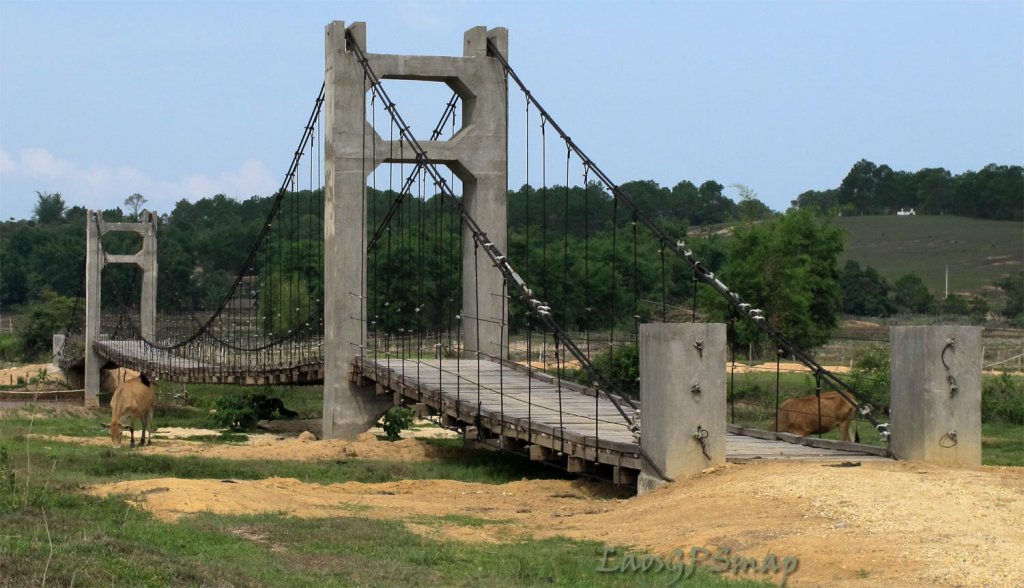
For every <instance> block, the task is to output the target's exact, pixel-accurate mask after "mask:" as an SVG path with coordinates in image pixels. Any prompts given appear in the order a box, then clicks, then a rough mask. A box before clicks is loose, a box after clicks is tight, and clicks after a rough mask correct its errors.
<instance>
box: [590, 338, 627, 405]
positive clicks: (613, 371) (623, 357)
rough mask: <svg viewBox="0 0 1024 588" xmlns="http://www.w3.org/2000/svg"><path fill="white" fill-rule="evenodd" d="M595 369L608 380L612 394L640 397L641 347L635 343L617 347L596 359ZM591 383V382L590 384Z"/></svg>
mask: <svg viewBox="0 0 1024 588" xmlns="http://www.w3.org/2000/svg"><path fill="white" fill-rule="evenodd" d="M593 361H594V369H596V370H597V372H598V373H599V374H601V375H602V376H604V377H605V378H607V379H608V381H609V382H610V383H611V385H612V389H611V392H612V393H614V394H621V395H623V396H628V397H630V398H639V397H640V347H639V346H638V345H636V344H633V343H625V344H621V345H618V346H616V347H615V348H613V349H611V350H609V351H608V352H606V353H602V354H601V355H599V356H597V357H596V358H594V360H593ZM588 383H589V382H588Z"/></svg>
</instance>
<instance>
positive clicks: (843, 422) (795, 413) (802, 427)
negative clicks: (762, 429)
mask: <svg viewBox="0 0 1024 588" xmlns="http://www.w3.org/2000/svg"><path fill="white" fill-rule="evenodd" d="M854 412H855V411H854V406H853V405H852V404H850V402H849V401H847V400H846V399H845V398H843V397H842V396H841V395H840V394H839V393H838V392H822V393H821V419H820V420H819V418H818V396H817V395H811V396H802V397H800V398H790V399H789V400H786V401H785V402H783V403H782V404H781V405H779V422H778V424H777V425H778V428H776V423H775V422H774V421H773V422H772V428H771V430H772V431H778V432H782V433H793V434H794V435H800V436H801V437H804V436H806V435H813V434H815V433H828V432H829V431H831V430H832V429H834V428H835V427H836V425H839V439H840V440H841V441H851V442H855V441H859V439H857V437H858V435H857V433H856V432H853V434H851V431H850V422H851V421H853V415H854ZM819 423H820V424H819Z"/></svg>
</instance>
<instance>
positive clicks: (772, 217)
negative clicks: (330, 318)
mask: <svg viewBox="0 0 1024 588" xmlns="http://www.w3.org/2000/svg"><path fill="white" fill-rule="evenodd" d="M862 163H865V162H860V163H858V164H857V165H855V166H854V169H855V170H858V169H861V168H863V169H867V167H865V166H863V165H861V164H862ZM871 165H873V164H871ZM989 167H992V166H989ZM985 169H986V170H989V168H985ZM1017 169H1018V170H1019V168H1017ZM876 171H877V168H876ZM983 171H984V170H983ZM989 171H990V172H991V173H996V171H997V170H989ZM858 173H859V172H858ZM981 173H982V172H979V174H981ZM984 173H986V174H987V173H989V172H984ZM851 175H855V174H854V172H853V171H851ZM886 175H887V173H883V174H881V176H880V177H885V176H886ZM976 175H977V174H976ZM982 175H983V174H982ZM1011 175H1012V174H1011ZM1018 175H1019V174H1018ZM986 177H987V176H986ZM976 180H977V178H976ZM985 182H989V180H985V181H984V182H982V181H981V180H977V181H976V182H975V183H985ZM846 183H847V182H846V181H844V185H845V184H846ZM990 183H991V182H990ZM621 188H622V190H623V191H624V192H625V193H626V194H627V195H628V196H629V197H630V198H631V199H632V200H634V201H635V202H636V203H637V205H638V207H639V208H640V209H641V210H643V211H645V212H646V213H647V214H649V215H650V217H651V218H652V219H653V220H654V222H655V223H656V224H658V225H659V226H661V227H662V228H663V229H664V230H665V232H666V233H667V234H669V235H672V236H674V237H675V236H678V237H679V238H683V237H684V236H685V235H687V233H688V231H689V232H690V233H693V231H691V230H690V229H691V227H702V228H704V227H710V226H711V225H721V224H729V225H731V228H730V229H729V231H731V234H719V233H716V232H714V231H710V230H701V231H698V232H697V233H698V234H699V235H700V237H699V238H695V237H693V236H690V237H686V242H687V246H688V247H690V248H692V249H693V251H694V253H695V255H696V257H697V258H699V259H701V260H702V261H703V263H704V264H705V265H706V266H707V267H708V268H709V269H710V270H711V271H713V272H715V273H716V275H717V276H718V277H719V278H721V279H722V280H723V281H724V282H725V283H726V284H727V285H729V286H730V287H731V288H732V289H733V290H735V291H736V292H738V293H740V295H741V296H742V297H743V298H744V299H746V300H748V301H750V302H752V303H755V305H757V306H759V307H761V308H762V309H763V310H764V311H765V316H767V317H768V318H769V320H771V321H773V324H774V326H776V327H777V328H780V329H782V330H783V331H784V332H786V333H787V336H788V337H790V339H791V340H793V341H794V342H795V343H797V344H798V345H800V346H802V347H813V346H815V345H819V344H821V343H824V342H825V341H827V340H828V338H829V335H830V332H831V330H832V328H833V327H834V326H835V325H836V324H837V321H838V317H839V316H840V315H841V314H844V313H845V314H852V315H861V316H888V315H890V314H893V313H897V312H914V313H935V312H947V313H951V314H960V315H972V316H976V317H983V316H984V315H985V313H986V312H988V311H989V310H990V309H988V308H987V307H986V306H985V304H984V301H983V300H980V299H960V298H958V297H956V296H951V297H950V298H949V299H947V300H945V301H944V302H943V303H941V304H940V303H939V302H938V301H936V300H935V299H934V297H932V296H931V294H930V293H929V292H928V290H927V288H926V287H925V286H924V284H923V282H922V281H921V280H920V278H917V276H914V275H913V274H908V275H907V276H903V277H901V278H900V279H899V280H897V281H896V282H895V283H894V284H889V283H888V282H887V281H886V280H885V279H884V278H882V277H881V276H880V275H879V274H878V272H876V271H875V270H874V269H873V268H871V267H865V268H861V267H860V265H859V264H857V263H856V262H849V263H847V264H846V265H845V266H843V267H839V264H838V259H839V255H840V253H841V252H842V249H843V234H842V232H841V231H840V230H839V229H837V228H836V227H834V226H832V225H831V224H830V221H829V215H820V214H818V213H819V212H821V211H822V209H821V208H819V207H816V206H815V205H813V204H809V202H810V201H806V200H805V201H804V202H803V204H801V205H800V206H794V208H792V209H790V210H789V211H787V212H786V213H784V214H780V213H776V212H773V211H771V210H770V209H769V208H768V207H767V206H766V205H764V203H762V202H761V201H760V200H758V199H757V197H756V194H754V193H753V192H752V191H751V190H749V189H747V188H745V187H743V186H738V189H739V192H740V195H741V198H740V201H739V202H735V201H733V200H732V199H730V198H729V197H727V196H725V195H724V193H723V192H724V189H725V188H724V186H722V185H721V184H719V183H717V182H714V181H708V182H704V183H702V184H701V185H700V186H697V185H695V184H693V183H691V182H688V181H682V182H679V183H677V184H676V185H675V186H673V187H671V188H668V187H662V186H660V185H658V184H657V183H656V182H653V181H635V182H628V183H626V184H623V185H622V186H621ZM876 188H877V186H876ZM876 191H877V190H876ZM954 192H955V191H954ZM856 193H857V194H861V192H859V191H857V192H856ZM367 195H368V199H367V205H366V206H367V209H366V214H367V216H368V218H369V219H370V222H369V223H368V224H369V227H368V232H367V242H369V241H370V240H371V239H373V238H377V239H378V240H377V243H376V247H375V248H374V251H373V252H372V254H371V255H370V256H369V264H368V268H367V279H368V297H367V312H368V318H367V320H368V321H370V323H371V324H370V328H371V329H379V330H382V331H385V332H396V333H397V332H403V333H409V332H416V331H420V332H423V331H445V330H449V329H451V328H452V326H453V325H454V324H456V323H455V321H456V317H457V316H458V314H459V312H460V310H461V309H460V304H461V302H460V301H459V300H458V297H459V293H460V288H459V284H460V283H461V271H462V263H461V251H462V247H463V246H464V243H463V242H462V236H461V231H460V225H459V221H458V218H457V216H455V214H454V213H453V212H452V207H451V206H449V204H450V203H445V202H442V199H441V197H440V196H438V195H434V196H432V197H426V198H412V197H408V198H405V199H404V200H402V202H403V204H402V206H401V207H400V208H399V209H398V212H397V214H395V215H393V216H392V217H391V218H390V221H389V222H388V223H384V220H385V218H386V216H387V214H388V211H389V208H390V207H391V205H392V203H394V202H396V201H398V200H399V195H398V194H396V193H395V192H392V191H387V190H381V191H378V190H373V189H372V188H368V189H367ZM802 196H803V195H802ZM37 198H38V202H37V205H36V208H35V215H34V217H33V219H32V220H28V221H11V222H5V223H2V224H0V277H2V279H0V305H2V307H3V308H4V309H5V311H6V310H8V309H12V308H13V309H18V308H22V309H26V308H30V307H31V306H32V305H34V304H35V305H38V304H46V305H50V306H54V305H55V302H54V300H55V297H57V298H60V297H66V298H73V297H77V296H78V295H79V293H80V292H82V291H83V290H82V285H83V281H82V277H83V275H84V258H85V221H86V210H85V209H84V208H82V207H80V206H73V207H68V206H67V205H66V204H65V202H64V200H63V197H62V196H61V195H60V194H47V193H38V194H37ZM286 198H288V199H290V200H288V201H289V203H290V204H289V208H290V214H291V215H292V216H293V217H294V218H293V219H292V221H291V224H288V223H280V222H276V221H275V225H274V230H275V231H277V232H278V237H279V238H280V239H282V242H281V244H279V245H277V246H276V247H277V249H275V251H276V252H277V254H276V256H273V255H272V256H270V257H267V258H258V259H257V261H256V263H257V267H254V268H253V272H254V273H255V274H258V278H256V281H255V282H253V283H252V291H251V292H250V293H251V294H253V295H255V296H256V298H257V301H256V303H257V304H258V305H259V307H260V308H262V309H264V310H265V311H267V312H265V313H264V314H266V315H267V316H270V317H276V316H277V315H278V314H280V313H275V312H273V309H275V308H288V309H297V310H295V311H294V314H292V315H291V316H290V317H289V318H283V319H282V318H271V319H268V322H267V324H266V329H267V330H268V331H270V332H281V331H282V330H283V329H287V328H292V327H294V325H293V324H292V323H297V322H299V321H302V320H305V318H306V316H307V315H310V314H314V313H316V312H319V311H320V310H321V309H319V308H316V307H315V305H316V304H320V305H322V302H320V301H321V300H322V292H323V282H322V277H321V276H320V268H322V265H323V257H322V247H321V248H320V249H317V248H316V247H315V246H313V245H314V244H313V243H312V242H311V239H316V238H318V237H313V238H311V236H310V235H314V236H317V235H322V234H323V226H322V222H323V221H322V210H323V194H322V192H321V191H319V190H317V191H303V192H297V193H294V194H288V195H287V196H286ZM798 200H799V199H798ZM145 203H146V201H145V198H144V197H143V196H142V195H138V194H133V195H132V196H130V197H128V198H126V199H125V202H124V208H113V209H110V210H106V211H103V213H102V214H103V218H104V220H106V221H109V222H119V221H120V222H124V221H132V220H135V219H137V218H139V216H140V213H141V210H142V207H143V206H144V205H145ZM795 204H796V203H795ZM273 206H274V199H273V198H272V197H258V196H254V197H252V198H249V199H247V200H243V201H238V200H234V199H231V198H228V197H226V196H224V195H216V196H213V197H211V198H203V199H201V200H199V201H197V202H195V203H191V202H189V201H187V200H181V201H179V202H178V203H176V205H175V206H174V208H173V209H172V210H171V211H170V212H167V213H164V214H162V215H160V217H159V223H160V224H159V229H158V230H159V246H158V263H159V268H160V276H159V286H158V289H157V291H158V292H157V294H158V302H157V305H158V310H159V311H160V312H174V311H181V310H194V309H207V310H213V309H215V308H216V307H217V306H218V305H219V304H220V302H221V301H222V299H223V297H224V295H225V294H226V293H227V292H228V290H229V288H230V287H231V285H232V284H233V283H234V282H235V279H236V278H237V276H238V273H239V270H240V268H241V267H242V266H243V264H244V263H245V261H246V259H247V257H248V255H249V253H250V251H251V249H252V246H253V242H254V240H255V237H256V235H258V234H259V233H260V231H261V230H263V229H264V224H265V223H266V221H267V216H268V214H269V213H270V211H271V210H272V208H273ZM830 210H832V209H830ZM919 212H920V211H919ZM133 239H136V240H133ZM670 245H674V244H670ZM104 247H105V248H106V249H108V250H109V251H111V252H114V253H119V252H123V253H129V252H133V251H135V250H137V249H138V242H137V237H136V236H134V235H130V234H111V235H108V236H107V237H105V238H104ZM508 255H509V259H510V260H512V262H513V264H514V265H515V267H516V268H517V270H518V271H519V272H520V274H521V275H522V276H523V277H524V278H525V279H526V281H527V283H529V284H530V286H531V288H533V289H534V290H535V292H537V294H538V295H539V296H540V297H541V298H542V299H543V300H544V301H545V302H547V303H548V304H550V305H551V306H552V307H553V308H554V309H555V311H556V317H557V320H558V321H559V323H560V324H562V325H563V327H565V328H569V329H573V330H602V329H621V330H623V331H628V330H631V329H634V328H635V326H636V325H637V324H639V323H640V322H645V321H650V320H680V319H681V318H682V317H681V315H682V314H685V313H692V312H693V304H694V302H696V305H697V307H698V310H699V312H700V313H701V317H702V318H705V319H713V320H721V321H726V322H730V323H732V320H731V319H732V318H733V317H732V316H731V311H730V309H729V308H728V306H727V305H726V304H724V302H723V301H722V300H721V299H720V298H719V297H718V296H717V294H715V293H714V292H712V291H710V290H709V289H707V288H702V287H700V286H699V285H698V284H696V283H695V282H694V281H693V278H692V272H691V271H690V269H689V268H688V267H687V266H686V265H685V264H684V263H682V262H680V261H679V260H678V259H677V258H675V256H673V255H672V254H671V251H666V247H665V244H663V243H659V242H658V241H657V240H656V239H655V238H654V236H653V235H652V234H650V232H649V231H647V230H646V228H645V227H643V226H642V224H640V223H638V222H637V219H636V218H634V216H633V214H632V212H631V211H630V210H629V209H627V208H626V207H625V206H623V205H621V204H620V203H619V202H618V201H617V200H616V199H614V198H612V196H611V195H610V194H609V193H607V191H606V190H604V189H603V188H602V187H601V186H600V185H597V184H591V185H588V186H551V187H543V188H536V187H532V186H529V185H524V186H522V187H520V188H519V189H518V190H511V191H509V193H508ZM137 278H138V276H137V275H136V270H135V269H134V268H131V267H127V266H111V267H110V268H108V269H107V270H105V273H104V280H103V288H104V292H103V296H104V306H105V307H108V306H109V305H116V304H122V305H130V304H132V303H133V300H137V287H138V286H137V283H136V282H137V281H138V280H137ZM997 285H998V286H999V287H1001V288H1003V289H1004V290H1005V291H1006V293H1007V294H1008V299H1009V302H1008V304H1007V306H1006V308H1005V309H994V310H996V311H999V310H1002V311H1003V312H1004V314H1006V315H1007V316H1009V317H1011V318H1012V317H1017V318H1018V319H1019V317H1020V316H1021V314H1022V308H1021V307H1022V295H1024V292H1021V290H1022V289H1024V280H1021V279H1018V277H1016V276H1014V277H1010V278H1006V279H1005V280H1003V281H1002V282H1000V283H999V284H997ZM247 289H248V287H247ZM296 293H300V294H305V296H304V297H302V296H299V297H297V296H296ZM514 294H515V293H513V296H512V297H511V298H510V301H509V303H510V307H509V316H510V322H511V325H510V328H511V329H513V330H519V329H523V328H525V327H527V326H530V325H531V324H533V321H532V320H531V317H530V316H528V315H527V313H526V309H525V307H523V305H522V303H521V302H520V300H519V299H518V297H517V296H515V295H514ZM300 298H301V299H300ZM134 303H136V304H137V302H134ZM27 314H31V313H27ZM300 315H301V316H300ZM43 330H45V329H43ZM733 331H734V332H733V336H734V337H736V338H737V341H738V342H740V343H742V344H747V343H755V342H757V343H759V344H761V343H766V342H765V341H764V340H763V338H762V337H761V335H760V333H759V332H758V331H757V329H756V328H754V327H753V326H752V325H745V324H743V323H742V322H737V323H736V324H735V326H734V327H733Z"/></svg>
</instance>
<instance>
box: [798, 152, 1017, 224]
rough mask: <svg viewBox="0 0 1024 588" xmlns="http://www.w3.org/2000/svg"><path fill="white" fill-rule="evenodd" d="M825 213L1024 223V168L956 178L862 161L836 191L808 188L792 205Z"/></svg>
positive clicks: (940, 172)
mask: <svg viewBox="0 0 1024 588" xmlns="http://www.w3.org/2000/svg"><path fill="white" fill-rule="evenodd" d="M791 204H792V206H794V207H796V208H803V209H811V210H813V211H815V212H816V213H818V214H826V215H832V216H835V215H846V216H850V215H871V214H895V213H896V212H897V211H899V210H910V209H914V212H915V213H916V214H934V215H938V214H948V215H955V216H967V217H973V218H984V219H992V220H1014V221H1019V220H1024V167H1021V166H1019V165H997V164H995V163H992V164H989V165H986V166H985V167H983V168H981V169H980V170H978V171H965V172H963V173H961V174H955V175H954V174H952V173H950V172H949V170H946V169H944V168H941V167H933V168H923V169H920V170H918V171H916V172H909V171H899V170H894V169H892V168H891V167H889V166H888V165H885V164H882V165H875V164H874V163H872V162H870V161H868V160H866V159H862V160H860V161H858V162H857V163H855V164H853V167H852V168H851V169H850V172H849V173H848V174H846V177H845V178H843V181H842V183H840V184H839V186H838V187H836V188H830V189H827V190H808V191H806V192H804V193H802V194H800V195H799V196H797V197H796V199H795V200H793V201H792V202H791Z"/></svg>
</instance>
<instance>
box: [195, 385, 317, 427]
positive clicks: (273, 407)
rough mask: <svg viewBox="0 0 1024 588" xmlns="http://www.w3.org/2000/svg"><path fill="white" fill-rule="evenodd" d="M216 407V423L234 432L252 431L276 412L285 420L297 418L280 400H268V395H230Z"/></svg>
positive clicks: (219, 399) (222, 399)
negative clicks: (257, 424)
mask: <svg viewBox="0 0 1024 588" xmlns="http://www.w3.org/2000/svg"><path fill="white" fill-rule="evenodd" d="M214 406H215V408H216V409H217V412H215V413H214V414H213V418H214V421H215V422H216V423H217V424H218V425H219V426H221V427H227V428H229V429H231V430H232V431H251V430H253V429H255V428H256V423H258V422H259V421H261V420H267V419H271V418H273V417H274V413H275V412H276V413H277V414H278V415H280V416H282V417H285V418H291V417H295V416H297V413H296V412H295V411H292V410H288V409H287V408H285V406H284V403H283V402H281V399H280V398H267V396H266V394H239V393H234V394H228V395H225V396H221V397H220V398H218V399H217V400H216V402H215V403H214Z"/></svg>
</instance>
